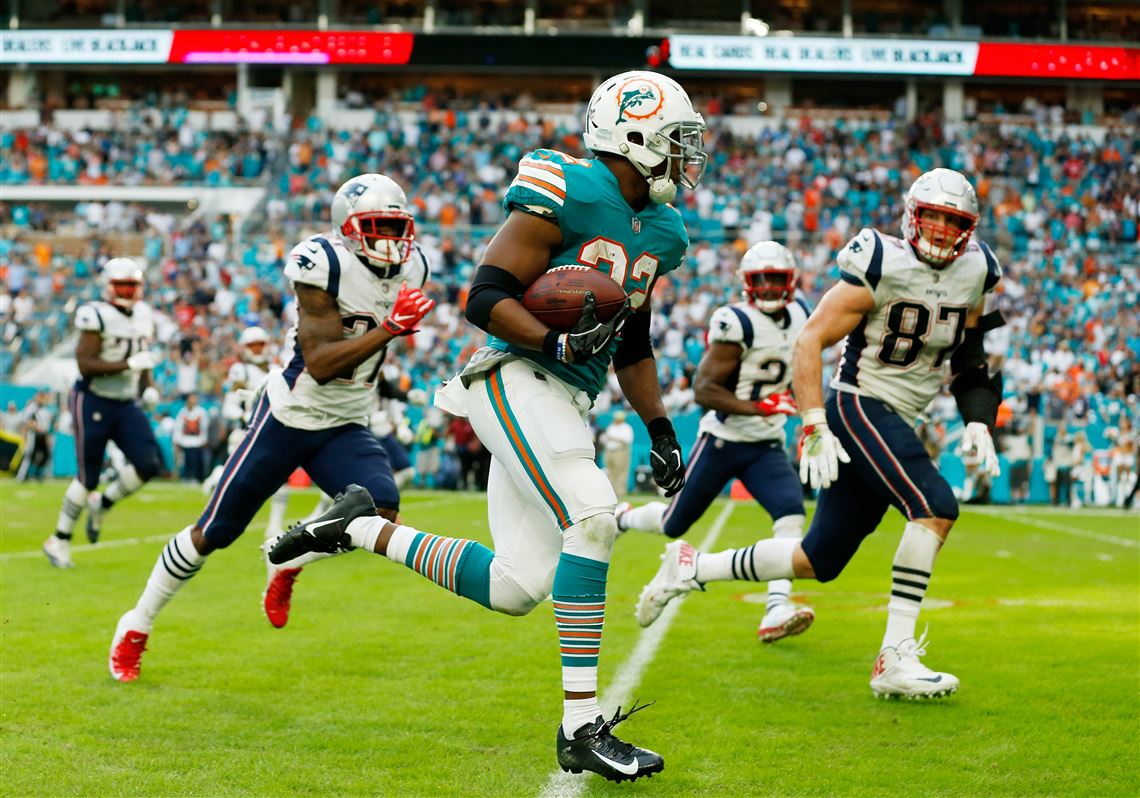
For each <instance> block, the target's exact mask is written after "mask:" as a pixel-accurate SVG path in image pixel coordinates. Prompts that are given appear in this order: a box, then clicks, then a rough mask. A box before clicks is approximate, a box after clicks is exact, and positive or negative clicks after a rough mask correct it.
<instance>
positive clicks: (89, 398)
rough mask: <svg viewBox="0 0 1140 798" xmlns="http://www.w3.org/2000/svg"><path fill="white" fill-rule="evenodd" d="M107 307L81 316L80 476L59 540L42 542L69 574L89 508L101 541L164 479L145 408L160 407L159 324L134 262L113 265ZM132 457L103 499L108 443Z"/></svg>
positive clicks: (76, 407) (74, 396)
mask: <svg viewBox="0 0 1140 798" xmlns="http://www.w3.org/2000/svg"><path fill="white" fill-rule="evenodd" d="M100 279H101V280H102V283H103V299H101V300H96V301H94V302H86V303H84V304H82V305H80V306H79V308H78V310H76V312H75V326H76V328H77V329H78V330H79V342H78V344H77V345H76V347H75V360H76V363H77V364H78V366H79V381H78V382H77V383H76V384H75V387H74V388H73V389H72V391H71V396H70V399H69V402H70V410H71V417H72V419H74V421H73V424H74V428H75V459H76V462H77V463H78V468H79V471H78V474H77V476H76V477H75V479H73V480H72V481H71V483H70V484H69V485H68V486H67V490H66V491H65V492H64V494H63V506H62V507H61V508H60V511H59V520H58V521H57V522H56V527H55V528H56V532H55V534H54V535H52V536H51V537H49V538H48V539H47V540H46V541H44V545H43V551H44V554H45V555H47V558H48V561H49V562H50V563H51V564H52V565H54V566H56V567H58V568H71V567H73V566H74V565H75V563H74V562H73V561H72V559H71V533H72V530H73V529H74V528H75V522H76V521H77V520H78V519H79V514H80V513H81V512H83V508H84V507H86V508H87V539H88V540H89V541H90V542H91V543H96V542H97V541H98V540H99V535H100V531H101V528H102V521H103V515H104V513H106V512H107V511H108V510H110V509H111V507H112V506H113V505H114V504H115V503H116V502H118V501H120V500H122V499H125V498H126V497H127V496H130V495H131V494H132V493H134V492H135V491H137V490H138V489H139V488H141V487H142V486H143V485H144V484H146V483H147V482H148V481H149V480H151V479H153V478H154V477H155V476H157V475H158V472H159V471H160V470H161V469H162V453H161V451H160V450H159V448H158V441H157V440H155V437H154V431H153V430H152V429H151V426H150V422H149V421H148V420H147V417H146V414H145V413H144V412H143V410H142V408H141V407H140V406H139V403H138V401H136V400H137V399H138V397H139V396H140V390H141V392H142V397H143V401H144V402H146V403H147V404H152V405H153V404H157V402H158V391H157V390H156V389H155V388H154V387H153V386H151V384H150V382H151V369H153V368H154V367H155V366H157V365H158V363H159V357H158V355H157V354H156V353H155V352H154V351H153V350H152V349H151V348H150V345H151V343H152V342H153V340H154V319H153V316H152V314H151V310H150V307H149V306H148V305H147V304H146V303H144V302H142V301H141V300H142V294H143V273H142V269H140V268H139V266H138V264H137V263H135V261H133V260H131V259H130V258H112V259H111V260H109V261H107V264H106V265H105V266H104V267H103V273H102V275H100ZM111 441H114V443H115V444H116V445H117V446H118V447H119V448H120V449H121V450H122V452H123V454H124V455H125V456H126V460H127V463H126V464H125V465H124V466H123V468H122V469H120V470H119V472H118V476H116V477H115V479H114V481H112V482H111V484H110V485H109V486H108V487H107V490H106V491H105V492H103V493H99V492H98V491H97V490H96V488H98V487H99V475H100V473H101V472H102V470H103V459H104V457H105V456H106V453H107V445H108V443H109V442H111Z"/></svg>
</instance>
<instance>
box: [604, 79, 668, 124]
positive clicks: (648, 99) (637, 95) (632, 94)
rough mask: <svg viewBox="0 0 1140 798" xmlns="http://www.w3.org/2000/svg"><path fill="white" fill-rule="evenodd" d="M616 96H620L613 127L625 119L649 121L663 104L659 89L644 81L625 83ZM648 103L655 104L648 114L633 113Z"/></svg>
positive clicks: (662, 96) (663, 99) (663, 100)
mask: <svg viewBox="0 0 1140 798" xmlns="http://www.w3.org/2000/svg"><path fill="white" fill-rule="evenodd" d="M627 87H630V88H627ZM654 90H656V91H654ZM618 94H619V95H620V97H619V102H618V118H617V121H616V122H614V124H615V125H620V124H621V123H622V122H625V121H626V118H627V117H628V118H629V119H649V118H650V117H652V116H653V115H654V114H655V113H657V112H658V111H660V110H661V105H662V104H663V103H664V102H665V98H664V95H663V94H662V92H661V89H659V88H657V87H656V86H654V85H653V84H652V83H651V82H650V81H648V80H644V79H640V80H637V81H629V82H627V83H625V84H624V85H622V87H621V88H620V89H618ZM648 103H655V105H654V106H653V108H652V109H650V110H649V112H648V113H644V114H637V113H634V110H635V109H639V108H641V107H643V106H645V105H647V104H648Z"/></svg>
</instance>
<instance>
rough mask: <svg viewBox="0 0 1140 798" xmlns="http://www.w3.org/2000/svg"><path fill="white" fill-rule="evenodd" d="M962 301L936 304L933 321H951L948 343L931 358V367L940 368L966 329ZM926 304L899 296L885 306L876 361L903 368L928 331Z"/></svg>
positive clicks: (914, 357) (919, 349) (922, 345)
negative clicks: (885, 324) (883, 324)
mask: <svg viewBox="0 0 1140 798" xmlns="http://www.w3.org/2000/svg"><path fill="white" fill-rule="evenodd" d="M968 310H969V308H967V307H966V306H965V305H939V306H938V312H937V314H936V323H937V324H949V325H952V333H951V337H950V344H949V346H946V347H944V348H943V349H941V350H940V351H939V352H938V356H937V357H936V358H934V362H933V363H932V364H931V368H935V369H937V368H941V367H942V364H943V363H944V362H945V361H946V358H947V357H949V356H950V355H951V354H953V353H954V350H955V349H957V348H958V345H959V344H960V343H962V335H963V333H964V331H965V329H966V313H967V311H968ZM930 322H931V312H930V308H929V307H927V306H926V305H924V304H922V303H920V302H910V301H907V300H901V301H899V302H895V303H893V304H892V305H891V306H890V307H889V308H888V309H887V331H886V334H885V335H884V336H883V342H882V344H881V345H880V346H879V354H878V358H879V362H880V363H882V364H883V365H886V366H894V367H895V368H903V369H905V368H907V367H908V366H910V365H912V364H913V363H914V361H916V360H918V356H919V355H920V354H922V350H923V349H925V348H926V339H927V338H928V337H929V336H930V331H931V325H930Z"/></svg>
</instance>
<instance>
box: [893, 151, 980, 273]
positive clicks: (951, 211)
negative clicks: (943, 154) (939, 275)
mask: <svg viewBox="0 0 1140 798" xmlns="http://www.w3.org/2000/svg"><path fill="white" fill-rule="evenodd" d="M925 211H938V212H940V213H944V214H947V215H949V216H951V217H953V218H955V219H956V220H957V224H943V223H940V222H934V221H929V220H925V219H923V215H924V212H925ZM977 226H978V195H977V192H975V191H974V187H973V186H972V185H970V181H969V180H967V179H966V177H965V175H962V174H960V173H959V172H955V171H954V170H953V169H942V168H938V169H932V170H930V171H929V172H925V173H924V174H921V175H919V176H918V179H917V180H915V181H914V183H912V184H911V187H910V190H909V191H907V193H906V209H905V210H904V211H903V220H902V232H903V238H905V239H906V240H907V241H909V242H910V245H911V246H912V247H914V251H915V252H916V253H917V254H918V256H919V257H920V258H922V259H923V260H924V261H926V262H927V263H929V264H930V265H932V266H945V265H946V264H948V263H952V262H953V261H954V260H956V259H957V258H958V257H959V256H961V255H962V253H964V252H965V251H966V245H967V244H968V243H970V235H971V234H972V233H973V232H974V228H975V227H977Z"/></svg>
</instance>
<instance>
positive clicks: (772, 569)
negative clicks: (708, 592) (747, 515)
mask: <svg viewBox="0 0 1140 798" xmlns="http://www.w3.org/2000/svg"><path fill="white" fill-rule="evenodd" d="M798 545H800V542H799V540H797V539H796V538H770V539H768V540H760V541H757V542H756V543H753V544H752V545H751V546H745V547H744V548H742V549H726V550H724V551H718V552H716V553H715V554H704V553H702V554H700V555H698V556H697V581H698V582H701V583H702V584H703V583H705V582H724V581H728V580H730V579H738V580H741V581H744V582H766V581H768V580H769V579H791V578H792V576H793V573H792V555H793V554H795V551H796V547H797V546H798ZM785 592H786V591H785Z"/></svg>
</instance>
